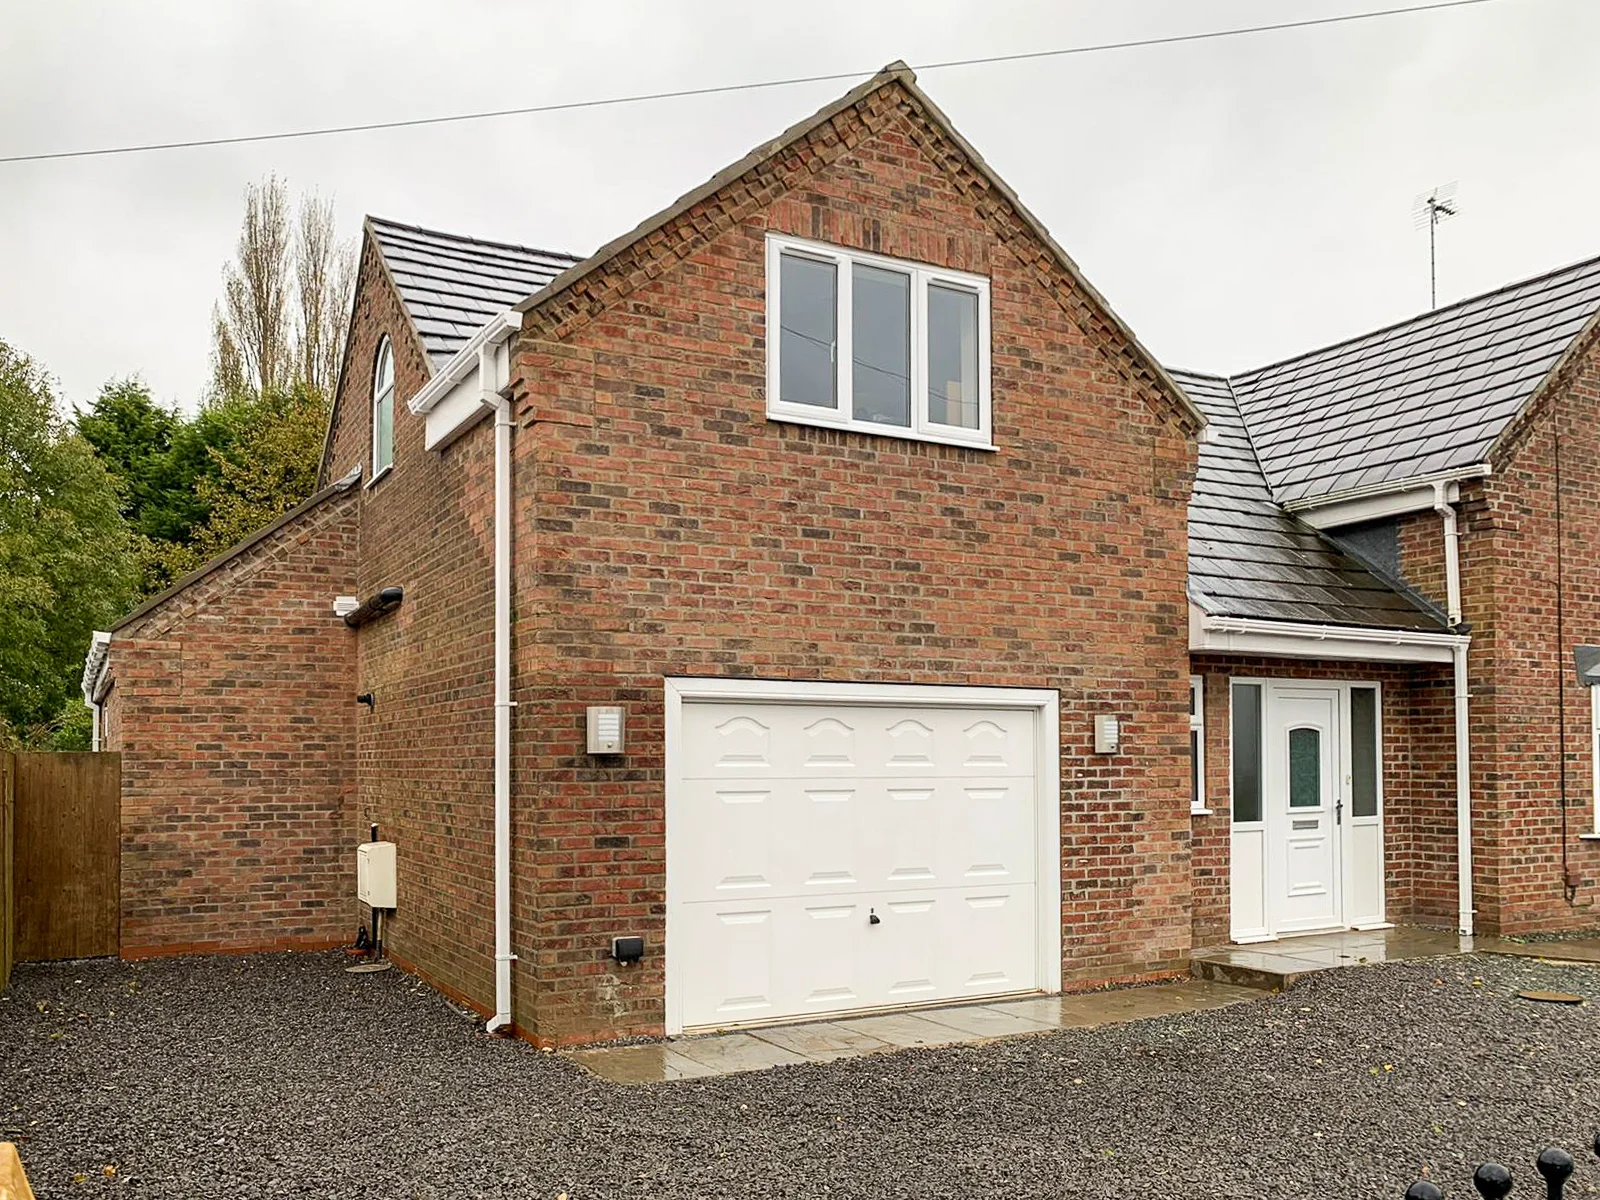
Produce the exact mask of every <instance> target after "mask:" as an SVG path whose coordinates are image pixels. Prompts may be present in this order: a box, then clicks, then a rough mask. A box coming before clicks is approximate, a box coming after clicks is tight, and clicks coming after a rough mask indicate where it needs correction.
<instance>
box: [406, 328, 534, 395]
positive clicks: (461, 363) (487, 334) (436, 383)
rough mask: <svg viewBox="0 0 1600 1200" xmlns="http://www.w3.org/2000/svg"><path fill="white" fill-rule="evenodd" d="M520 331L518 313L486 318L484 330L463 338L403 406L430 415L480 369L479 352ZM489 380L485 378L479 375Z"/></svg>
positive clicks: (480, 358)
mask: <svg viewBox="0 0 1600 1200" xmlns="http://www.w3.org/2000/svg"><path fill="white" fill-rule="evenodd" d="M521 328H522V314H521V313H519V312H503V313H497V314H495V315H494V316H492V317H490V318H489V321H488V323H487V324H486V325H484V327H483V328H482V329H480V330H478V332H477V333H475V334H473V335H472V336H471V337H470V338H468V339H467V344H466V345H465V346H463V347H461V349H459V350H457V351H456V352H455V355H454V356H453V357H452V358H451V359H450V361H449V362H447V363H445V365H444V366H443V367H441V368H440V369H439V370H437V371H435V372H434V374H433V376H432V378H430V379H429V380H428V382H427V383H425V384H423V385H422V388H421V389H420V390H419V391H418V392H417V394H416V395H415V396H413V397H411V399H410V400H408V401H406V407H407V408H409V409H410V410H411V411H412V412H414V413H416V414H417V415H418V416H422V415H424V414H425V413H428V412H431V411H432V409H433V406H434V405H436V404H438V403H439V401H441V400H443V399H444V398H445V396H446V395H447V394H448V393H449V392H450V390H451V389H452V388H454V387H455V386H456V384H458V383H460V382H461V381H462V380H463V379H465V378H466V377H467V376H469V375H471V374H472V372H473V371H474V370H480V371H481V369H482V363H483V358H482V355H481V354H480V353H479V351H480V350H482V349H483V348H484V347H485V346H498V345H500V343H501V342H503V341H505V340H506V338H507V337H509V336H510V335H511V334H513V333H515V332H516V331H517V330H519V329H521ZM482 378H489V376H481V375H480V379H482Z"/></svg>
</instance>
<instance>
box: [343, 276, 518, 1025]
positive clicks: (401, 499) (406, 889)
mask: <svg viewBox="0 0 1600 1200" xmlns="http://www.w3.org/2000/svg"><path fill="white" fill-rule="evenodd" d="M357 286H358V290H359V296H360V300H359V302H358V304H357V306H356V310H355V317H354V321H353V323H352V328H351V334H350V349H349V358H348V366H347V368H346V370H345V373H344V376H343V380H342V391H341V394H340V396H339V398H338V404H337V408H336V412H337V417H336V423H335V426H334V430H333V435H332V437H331V439H330V444H329V452H328V456H327V463H326V466H325V468H324V470H325V473H326V474H327V475H328V476H330V477H333V478H337V477H338V476H340V475H342V474H344V472H345V471H347V470H348V469H349V468H350V467H351V466H353V465H355V464H357V463H359V464H362V465H363V466H364V467H365V468H366V472H367V476H368V482H369V484H370V486H364V487H363V489H362V504H361V510H360V515H359V530H360V542H361V555H360V565H359V571H358V578H357V583H356V588H357V591H358V594H359V595H361V596H362V597H366V596H370V595H373V594H374V593H376V592H377V590H378V589H379V588H382V587H386V586H390V585H398V586H400V587H402V588H404V589H405V600H404V602H403V603H402V604H401V606H400V608H399V609H398V610H396V611H395V612H394V613H392V614H390V615H389V616H386V617H383V618H381V619H379V620H377V621H374V622H372V623H371V624H369V625H365V626H363V627H362V629H361V630H360V634H359V638H358V640H357V652H356V658H355V662H354V664H353V668H352V679H351V683H350V685H349V687H350V690H351V691H362V692H367V691H370V692H371V693H372V694H373V697H374V705H373V709H372V711H371V712H370V713H369V712H368V711H366V710H365V709H361V710H359V711H358V712H357V714H356V726H355V733H356V762H357V767H358V778H359V786H358V790H357V796H356V798H355V802H354V804H353V805H352V820H351V823H350V826H349V828H348V836H349V838H351V839H365V837H366V836H367V828H368V824H369V823H370V822H374V821H375V822H377V823H378V826H379V834H380V836H381V837H383V838H385V839H388V840H392V841H394V842H395V843H396V856H397V871H398V881H397V882H398V895H397V897H396V900H397V906H396V910H395V912H394V913H393V914H392V916H391V917H389V918H387V919H386V921H385V926H384V930H385V932H384V941H385V945H386V947H387V948H388V950H389V951H390V952H391V953H392V954H393V955H394V956H395V957H396V958H398V959H399V960H401V961H402V962H404V963H405V964H406V965H407V966H408V967H411V968H413V969H415V970H416V971H417V972H418V973H419V974H421V975H423V976H424V977H425V978H427V979H429V980H430V981H432V982H434V983H435V984H437V985H439V986H441V987H442V988H446V989H448V990H450V991H451V993H452V994H455V995H458V996H461V997H463V998H465V999H466V1000H468V1001H469V1002H471V1003H474V1004H477V1005H479V1006H482V1005H485V1004H488V1003H490V1002H491V1001H492V999H493V979H494V963H493V955H494V946H493V906H492V896H493V874H492V847H493V825H492V819H493V786H494V785H493V773H492V772H493V752H494V742H493V710H492V708H491V704H492V701H493V695H492V691H491V680H492V677H491V668H492V662H491V647H492V644H493V625H492V620H491V618H492V605H493V578H492V574H491V572H492V566H493V546H492V537H493V526H492V516H493V485H494V480H493V471H494V457H493V444H492V442H493V436H492V430H491V426H490V424H489V423H488V422H485V423H483V424H481V425H480V426H478V427H477V428H475V429H473V430H472V431H470V432H469V433H467V434H466V435H465V436H463V437H462V438H461V439H460V440H459V441H457V442H455V443H454V444H453V445H451V446H450V447H448V448H447V449H445V450H444V451H442V452H432V451H424V450H423V447H422V441H423V420H422V418H420V417H416V416H413V415H412V414H411V412H410V410H409V409H408V408H407V407H406V401H407V400H408V399H410V397H412V396H413V395H415V394H416V392H417V391H418V389H420V388H421V387H422V385H423V383H424V382H425V381H426V380H427V378H428V373H429V368H428V364H427V362H426V360H425V359H424V358H423V354H422V349H421V347H420V345H419V344H418V342H417V340H416V337H415V335H414V333H413V332H412V331H411V326H410V324H409V323H408V321H407V318H406V316H405V314H404V311H403V310H402V308H401V306H400V302H399V300H398V297H397V296H396V295H395V293H394V290H393V287H392V285H391V284H390V281H389V278H388V276H387V274H386V273H385V271H384V269H383V266H382V263H381V259H380V258H379V255H378V253H377V250H376V247H374V246H372V245H371V244H368V245H366V246H364V247H363V253H362V259H361V269H360V276H359V279H358V285H357ZM384 335H387V336H388V337H389V338H390V341H391V343H392V345H393V347H394V354H395V406H394V468H393V470H391V471H390V472H389V473H387V474H385V475H384V476H383V477H382V478H380V479H377V480H375V481H373V480H371V479H370V475H371V466H372V463H371V437H372V434H371V430H372V424H371V400H372V370H373V366H374V364H375V363H376V361H377V352H378V344H379V341H380V340H381V338H382V337H383V336H384Z"/></svg>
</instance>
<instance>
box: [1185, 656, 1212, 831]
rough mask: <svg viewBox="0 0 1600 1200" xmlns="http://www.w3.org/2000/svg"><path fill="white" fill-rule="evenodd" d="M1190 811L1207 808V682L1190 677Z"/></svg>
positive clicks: (1197, 676) (1195, 676)
mask: <svg viewBox="0 0 1600 1200" xmlns="http://www.w3.org/2000/svg"><path fill="white" fill-rule="evenodd" d="M1189 811H1190V812H1197V813H1203V812H1207V811H1209V810H1208V809H1207V808H1206V681H1205V679H1204V678H1203V677H1201V676H1199V675H1191V676H1189Z"/></svg>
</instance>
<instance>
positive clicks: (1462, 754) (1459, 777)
mask: <svg viewBox="0 0 1600 1200" xmlns="http://www.w3.org/2000/svg"><path fill="white" fill-rule="evenodd" d="M1454 658H1455V691H1456V901H1457V904H1458V907H1459V912H1458V913H1457V916H1456V924H1457V928H1458V930H1459V932H1460V933H1461V936H1462V937H1471V936H1472V911H1473V903H1472V763H1471V759H1470V758H1469V751H1470V748H1471V735H1470V733H1469V732H1468V725H1467V704H1468V700H1469V694H1468V692H1467V648H1466V647H1465V646H1457V647H1456V648H1455V654H1454Z"/></svg>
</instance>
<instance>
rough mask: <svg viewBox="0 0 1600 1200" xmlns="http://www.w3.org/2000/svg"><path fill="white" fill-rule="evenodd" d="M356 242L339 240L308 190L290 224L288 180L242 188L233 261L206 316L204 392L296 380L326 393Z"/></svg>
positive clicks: (259, 389)
mask: <svg viewBox="0 0 1600 1200" xmlns="http://www.w3.org/2000/svg"><path fill="white" fill-rule="evenodd" d="M354 274H355V247H354V245H353V244H343V245H341V244H340V242H339V240H338V237H337V234H336V231H335V228H334V220H333V205H332V203H331V202H328V201H323V200H319V199H318V198H317V197H316V196H314V195H313V196H308V197H305V198H304V199H302V200H301V202H300V205H299V212H298V214H297V217H296V219H295V220H294V221H293V223H291V220H290V201H289V188H288V185H287V184H286V183H285V182H284V181H283V180H281V179H279V178H278V177H277V176H276V175H269V176H267V178H266V179H264V180H262V181H261V182H260V183H258V184H251V185H250V187H249V188H248V189H247V190H246V192H245V211H244V221H243V224H242V226H241V228H240V231H239V243H238V247H237V249H236V251H235V256H234V260H233V261H232V262H230V263H228V264H227V265H226V266H224V267H223V269H222V301H221V303H220V304H218V305H217V306H216V308H215V309H214V310H213V313H212V325H213V329H212V385H211V390H212V394H213V396H215V397H224V396H237V395H240V394H243V393H245V392H254V393H256V394H261V393H264V392H268V391H272V390H275V389H278V388H284V387H289V386H292V385H294V384H297V383H303V384H306V385H308V386H310V387H312V388H314V389H315V390H316V391H318V392H319V393H320V394H322V395H323V396H324V397H326V396H329V395H331V393H332V391H333V385H334V383H335V381H336V377H337V375H338V371H339V362H340V358H341V356H342V355H343V353H344V339H345V334H346V332H347V329H346V326H347V324H348V323H349V302H350V289H351V287H352V285H353V282H354Z"/></svg>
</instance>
